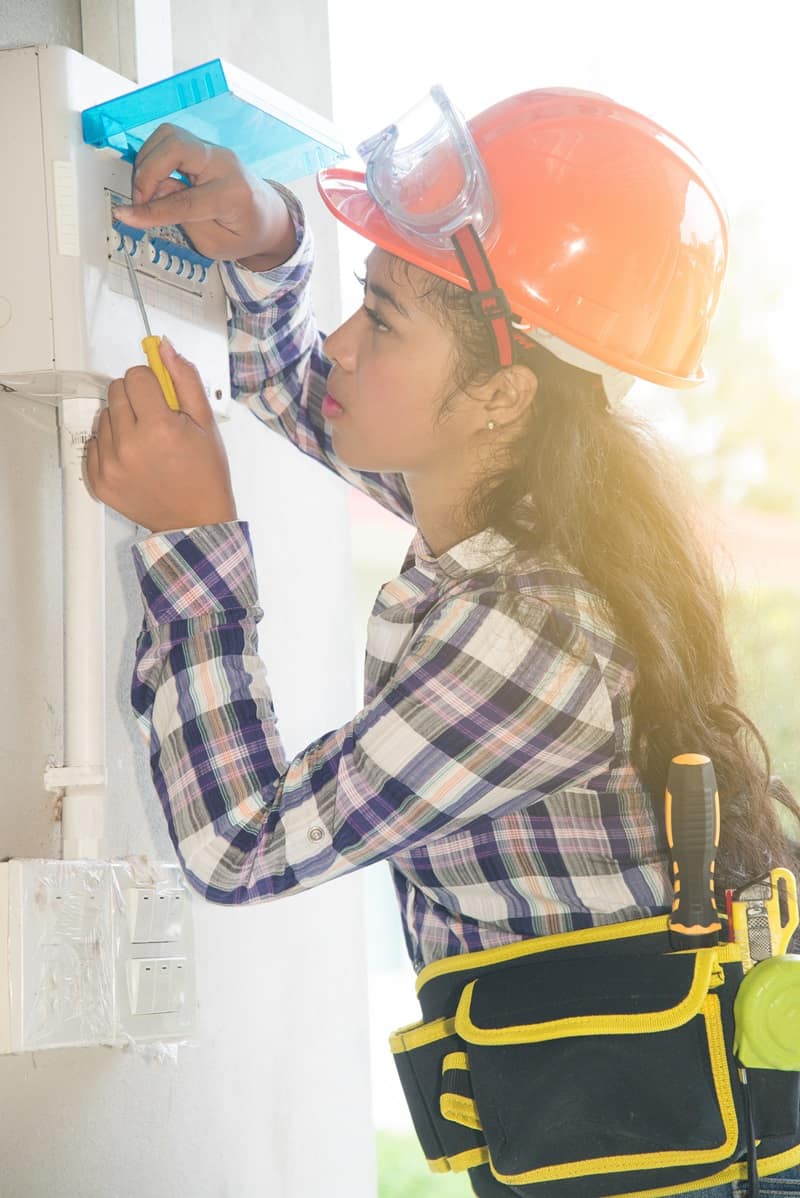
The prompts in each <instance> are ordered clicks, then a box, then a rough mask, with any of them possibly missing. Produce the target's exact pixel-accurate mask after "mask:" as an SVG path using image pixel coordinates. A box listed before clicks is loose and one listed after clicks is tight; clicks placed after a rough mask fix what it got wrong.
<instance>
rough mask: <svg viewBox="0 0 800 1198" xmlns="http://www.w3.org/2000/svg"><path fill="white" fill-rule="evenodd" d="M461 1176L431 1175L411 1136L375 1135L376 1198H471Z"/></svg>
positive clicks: (408, 1133)
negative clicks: (376, 1165) (376, 1157)
mask: <svg viewBox="0 0 800 1198" xmlns="http://www.w3.org/2000/svg"><path fill="white" fill-rule="evenodd" d="M472 1196H473V1190H472V1186H471V1185H470V1184H469V1181H468V1180H467V1177H466V1174H464V1173H431V1171H430V1169H429V1168H428V1166H427V1165H426V1163H425V1158H424V1157H423V1155H422V1150H421V1148H420V1146H419V1144H418V1143H417V1139H416V1136H415V1135H414V1133H413V1132H395V1131H385V1130H383V1131H379V1132H378V1198H472Z"/></svg>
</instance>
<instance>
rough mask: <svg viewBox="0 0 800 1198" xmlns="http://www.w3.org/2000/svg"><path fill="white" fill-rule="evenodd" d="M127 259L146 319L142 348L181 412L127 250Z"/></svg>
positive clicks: (171, 403)
mask: <svg viewBox="0 0 800 1198" xmlns="http://www.w3.org/2000/svg"><path fill="white" fill-rule="evenodd" d="M125 261H126V262H127V264H128V274H129V275H130V277H131V287H132V289H133V294H134V296H135V298H136V302H137V303H138V305H139V311H140V312H141V314H142V320H143V321H144V327H145V331H146V333H147V336H146V337H144V338H143V339H142V349H143V350H144V352H145V357H146V358H147V365H148V366H149V367H150V369H151V370H152V372H153V374H154V375H155V376H156V378H157V379H158V381H159V383H160V384H161V390H162V391H163V392H164V398H165V399H166V401H167V403H168V404H169V406H170V407H171V408H172V409H173V411H175V412H179V411H180V410H181V409H180V404H179V403H178V397H177V396H176V394H175V388H174V386H173V385H172V379H171V378H170V376H169V374H168V373H167V370H166V367H165V366H164V363H163V362H162V361H161V354H160V353H159V346H160V345H161V338H160V337H157V336H154V334H153V333H152V331H151V329H150V321H149V320H148V319H147V309H146V308H145V306H144V300H143V299H142V293H141V290H140V288H139V280H138V279H137V278H136V271H135V270H134V269H133V263H132V262H131V256H130V254H129V253H128V252H127V251H125Z"/></svg>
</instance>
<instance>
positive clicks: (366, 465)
mask: <svg viewBox="0 0 800 1198" xmlns="http://www.w3.org/2000/svg"><path fill="white" fill-rule="evenodd" d="M342 440H343V438H341V437H337V436H336V430H335V429H333V430H331V441H332V443H333V451H334V453H335V454H336V456H337V458H338V459H339V461H340V462H342V463H343V464H344V465H345V466H349V467H350V469H351V470H361V471H368V472H369V473H371V474H400V473H402V472H403V470H405V469H406V467H405V466H400V465H398V464H397V461H396V460H393V459H392V458H390V457H389V456H388V455H387V454H385V453H380V452H375V451H372V452H370V451H369V450H368V449H363V448H362V449H359V448H358V446H355V445H347V444H342Z"/></svg>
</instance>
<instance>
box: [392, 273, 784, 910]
mask: <svg viewBox="0 0 800 1198" xmlns="http://www.w3.org/2000/svg"><path fill="white" fill-rule="evenodd" d="M392 269H393V270H395V269H402V270H404V271H405V272H406V273H407V274H408V276H409V278H412V276H413V283H414V285H415V288H416V290H417V293H418V296H419V298H420V299H421V300H422V301H423V302H424V303H425V304H426V305H428V306H429V307H430V308H431V309H432V310H433V311H434V312H435V313H437V314H438V316H439V317H440V318H441V320H442V323H443V324H444V325H445V327H449V328H450V329H452V331H453V332H454V333H455V336H456V341H457V345H458V356H457V360H456V362H455V363H454V376H453V387H454V390H453V392H452V394H455V393H456V392H457V391H462V392H463V391H466V392H467V393H468V391H469V388H470V386H474V385H476V384H479V383H482V382H485V381H487V380H488V379H489V378H490V377H491V375H492V373H493V371H494V369H495V368H494V366H492V365H491V363H492V343H491V334H490V333H489V331H488V329H487V327H486V326H485V325H484V324H483V322H481V321H480V320H478V319H476V317H475V316H474V315H473V313H472V310H471V307H470V302H469V293H468V292H467V291H465V290H464V289H463V288H461V287H457V286H455V285H454V284H452V283H448V282H446V281H445V280H443V279H440V278H438V277H436V276H433V275H430V274H427V273H425V274H424V275H421V274H420V272H419V271H418V270H417V268H413V267H409V266H408V264H407V263H405V262H402V260H400V259H394V260H393V262H392ZM515 354H516V355H517V360H518V361H519V362H521V363H522V364H524V365H526V366H528V367H529V368H530V369H531V370H532V371H533V373H534V374H535V375H536V377H537V379H538V388H537V392H536V399H535V402H534V403H533V404H532V405H531V411H530V413H529V414H528V416H527V418H526V425H525V428H524V430H523V431H522V432H521V434H520V436H519V438H518V439H517V440H516V442H515V443H514V445H513V447H512V450H511V452H510V454H509V455H508V457H507V459H506V460H505V461H503V462H501V463H500V464H499V466H498V468H496V469H495V470H494V471H493V472H492V473H490V474H489V475H488V476H487V477H485V478H484V479H482V481H481V483H480V484H479V485H478V487H477V489H476V490H475V492H474V493H473V494H472V496H471V498H470V500H469V502H468V505H467V509H466V513H465V524H466V527H467V528H468V529H470V530H471V531H475V532H477V531H480V530H482V529H485V528H494V529H497V531H498V532H500V533H502V534H503V535H504V536H506V537H507V538H508V539H509V540H510V541H511V542H512V543H513V544H515V545H517V546H519V547H520V548H522V549H525V550H527V551H529V552H533V553H536V554H539V555H542V556H544V557H547V556H549V555H553V554H557V555H558V556H559V557H562V558H564V559H566V561H568V562H569V563H570V564H571V565H572V566H573V567H574V568H575V569H577V570H578V571H579V573H580V574H581V575H582V576H583V577H584V578H585V579H587V580H588V582H589V583H591V584H592V585H593V586H594V587H595V588H596V589H597V590H598V591H599V592H600V594H601V595H602V596H603V597H604V598H605V600H606V601H607V603H608V604H609V606H610V608H611V611H612V613H613V616H614V619H615V622H616V625H617V628H618V630H619V632H620V633H621V635H622V637H623V639H624V640H625V641H626V642H627V643H628V645H629V646H630V648H631V649H632V650H633V653H634V654H635V657H636V661H637V672H636V685H635V688H634V693H633V695H632V708H633V745H632V754H633V764H634V766H635V767H636V769H637V771H638V772H639V775H640V777H641V778H642V780H643V781H644V783H645V785H646V786H647V787H648V789H649V790H650V792H651V794H653V795H654V796H656V795H663V793H664V787H665V784H666V777H667V770H668V766H669V763H670V760H671V759H672V757H673V756H674V755H675V754H676V753H686V752H700V753H705V754H707V755H708V756H709V757H710V758H711V760H712V762H713V764H714V769H715V772H716V776H717V783H718V787H719V795H720V809H721V827H722V832H721V840H720V848H719V852H718V855H717V866H716V882H717V900H718V903H720V904H722V907H721V909H722V910H724V890H725V888H726V887H734V888H736V887H739V886H742V885H744V884H746V883H747V882H750V881H753V880H755V879H756V878H758V877H761V876H762V875H763V874H765V873H766V872H768V871H769V870H770V869H771V868H773V867H774V866H776V865H783V866H787V867H789V868H791V869H793V870H794V871H795V873H797V872H798V870H800V848H799V847H798V846H797V845H796V844H794V843H792V842H791V841H790V840H789V839H788V837H787V834H786V832H785V831H784V829H783V828H782V826H781V823H780V821H779V819H778V817H777V811H776V806H775V800H777V801H778V802H779V803H781V804H783V805H784V807H786V808H788V810H790V811H791V812H793V814H794V815H795V817H797V819H798V821H800V807H798V804H797V802H796V801H795V799H794V797H793V796H792V795H791V793H790V792H789V791H788V789H787V788H786V787H785V786H784V785H783V784H782V783H781V782H780V780H779V779H776V778H772V777H771V766H770V757H769V752H768V750H767V746H766V744H765V742H764V738H763V736H762V735H761V733H760V732H759V730H758V729H757V728H756V726H755V725H754V724H753V722H752V721H751V720H750V719H749V718H748V717H747V715H746V714H745V713H744V712H743V711H742V710H741V708H740V707H739V700H738V683H737V677H736V669H735V666H734V663H733V659H732V656H731V651H730V646H729V644H728V640H727V636H726V632H725V618H724V600H723V593H722V588H721V586H720V583H719V581H718V579H717V576H716V571H715V569H714V565H713V561H712V557H711V553H710V550H709V548H708V546H707V544H706V541H705V538H704V537H703V536H702V534H701V533H700V532H699V529H698V526H697V521H696V519H695V518H694V516H693V513H692V504H691V502H690V499H689V495H688V490H687V485H686V482H685V481H684V479H683V478H682V477H681V475H680V472H679V470H678V467H677V463H676V462H675V461H674V459H673V457H672V455H670V454H669V453H668V452H667V451H666V450H665V449H664V447H663V446H661V445H660V444H659V442H658V440H657V438H656V437H655V435H654V433H653V431H652V429H650V428H649V427H648V426H647V425H646V424H645V423H644V422H642V421H640V420H639V419H637V418H636V417H635V416H634V415H633V414H632V413H630V412H628V411H625V410H624V409H623V410H618V411H609V410H608V408H607V406H606V403H605V398H604V394H603V392H602V390H601V388H600V386H599V378H598V376H597V375H594V374H590V373H588V372H587V371H584V370H579V369H577V368H576V367H573V366H569V365H567V364H566V363H564V362H562V361H561V360H560V359H558V358H556V357H555V356H554V355H553V354H551V353H550V352H549V351H548V350H546V349H544V348H543V347H540V346H538V345H537V344H535V343H534V342H530V341H529V340H527V339H526V347H525V348H522V346H521V344H520V345H517V346H516V348H515ZM447 407H448V404H447V400H446V401H445V403H444V404H443V409H442V411H441V412H440V418H441V416H442V415H444V414H445V413H446V411H447ZM525 496H529V497H530V499H531V501H532V511H533V513H534V523H533V527H531V526H530V524H529V523H528V520H526V521H525V523H524V525H523V524H521V523H520V522H519V521H518V520H517V519H516V518H515V514H514V512H515V508H516V507H517V506H518V501H519V500H520V499H522V498H523V497H525Z"/></svg>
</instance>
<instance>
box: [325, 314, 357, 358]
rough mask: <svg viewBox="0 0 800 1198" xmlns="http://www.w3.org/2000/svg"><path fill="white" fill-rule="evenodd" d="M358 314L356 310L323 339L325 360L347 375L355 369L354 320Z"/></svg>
mask: <svg viewBox="0 0 800 1198" xmlns="http://www.w3.org/2000/svg"><path fill="white" fill-rule="evenodd" d="M358 312H359V310H358V309H356V311H355V312H354V313H353V315H352V316H350V317H349V318H348V319H347V320H346V321H345V322H344V324H340V325H339V327H338V329H334V331H333V332H332V333H329V334H328V336H327V337H326V339H325V356H326V358H329V359H330V361H331V362H334V363H335V364H336V365H337V366H340V367H341V369H342V370H346V371H348V372H349V373H352V371H354V370H355V368H356V360H357V346H358V332H357V328H356V318H357V316H358Z"/></svg>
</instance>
